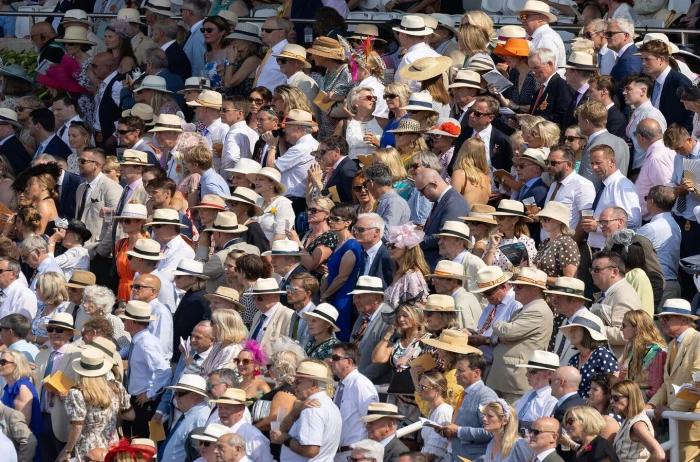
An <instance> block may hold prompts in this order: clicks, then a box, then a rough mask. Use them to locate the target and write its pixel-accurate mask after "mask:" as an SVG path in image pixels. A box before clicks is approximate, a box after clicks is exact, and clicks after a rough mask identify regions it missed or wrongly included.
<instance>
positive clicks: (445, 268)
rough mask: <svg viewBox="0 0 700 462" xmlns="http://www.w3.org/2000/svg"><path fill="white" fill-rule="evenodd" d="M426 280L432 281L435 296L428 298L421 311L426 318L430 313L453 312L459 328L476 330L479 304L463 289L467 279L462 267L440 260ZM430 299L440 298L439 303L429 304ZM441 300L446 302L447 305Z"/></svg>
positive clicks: (479, 311) (479, 309)
mask: <svg viewBox="0 0 700 462" xmlns="http://www.w3.org/2000/svg"><path fill="white" fill-rule="evenodd" d="M426 278H430V279H431V280H432V283H433V285H434V286H435V292H436V294H433V295H430V296H428V305H427V306H426V307H425V308H424V309H423V311H424V313H425V316H426V318H427V317H428V316H430V315H431V314H430V313H432V312H442V311H443V310H444V311H448V312H449V311H455V312H456V313H458V316H457V319H458V322H459V325H460V327H463V328H465V329H469V330H474V329H476V323H477V321H478V320H479V318H480V317H481V304H480V303H479V300H477V298H476V297H475V296H474V294H472V293H470V292H467V291H466V289H465V288H464V281H465V280H466V279H467V276H465V275H464V267H463V266H462V265H461V264H459V263H456V262H453V261H449V260H440V261H439V262H438V263H437V265H436V266H435V271H433V274H429V275H427V276H426ZM440 294H441V295H440ZM431 297H433V298H434V299H435V298H436V297H441V298H439V299H437V300H439V303H437V304H431ZM443 298H445V299H446V300H447V303H448V304H447V305H446V304H445V301H444V300H443ZM437 300H436V301H437ZM449 302H451V303H449ZM450 304H451V309H450V306H449V305H450Z"/></svg>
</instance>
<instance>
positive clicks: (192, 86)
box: [183, 83, 209, 90]
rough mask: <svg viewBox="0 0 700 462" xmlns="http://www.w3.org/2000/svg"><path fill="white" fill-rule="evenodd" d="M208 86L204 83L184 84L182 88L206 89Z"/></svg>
mask: <svg viewBox="0 0 700 462" xmlns="http://www.w3.org/2000/svg"><path fill="white" fill-rule="evenodd" d="M208 89H209V87H208V86H207V85H205V84H202V83H200V84H198V85H185V87H184V88H183V90H208Z"/></svg>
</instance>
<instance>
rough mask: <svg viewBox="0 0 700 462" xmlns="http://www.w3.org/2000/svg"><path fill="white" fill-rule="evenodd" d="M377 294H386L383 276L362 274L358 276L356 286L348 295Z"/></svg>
mask: <svg viewBox="0 0 700 462" xmlns="http://www.w3.org/2000/svg"><path fill="white" fill-rule="evenodd" d="M359 294H376V295H384V283H383V282H382V279H381V278H377V277H374V276H360V277H359V278H357V283H355V288H354V289H353V290H352V292H349V293H348V295H359Z"/></svg>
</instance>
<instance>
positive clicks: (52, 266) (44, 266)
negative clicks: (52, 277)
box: [29, 255, 63, 291]
mask: <svg viewBox="0 0 700 462" xmlns="http://www.w3.org/2000/svg"><path fill="white" fill-rule="evenodd" d="M49 272H56V273H59V274H63V269H61V267H60V266H58V263H56V260H54V258H53V257H52V256H50V255H49V256H47V257H46V258H45V259H44V261H42V262H41V263H39V266H37V267H36V271H35V272H34V276H32V280H31V281H30V282H29V288H30V289H31V290H34V291H36V282H37V279H39V276H41V275H42V274H44V273H49Z"/></svg>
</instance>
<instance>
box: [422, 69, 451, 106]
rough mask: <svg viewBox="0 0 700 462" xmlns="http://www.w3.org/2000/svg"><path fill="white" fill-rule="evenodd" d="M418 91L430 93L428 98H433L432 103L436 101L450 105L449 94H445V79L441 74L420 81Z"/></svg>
mask: <svg viewBox="0 0 700 462" xmlns="http://www.w3.org/2000/svg"><path fill="white" fill-rule="evenodd" d="M420 89H421V90H424V91H427V92H428V93H430V96H432V97H433V101H437V102H438V103H442V104H449V103H450V94H449V93H448V92H447V87H446V86H445V77H444V76H443V74H440V75H436V76H435V77H431V78H429V79H426V80H422V81H421V83H420Z"/></svg>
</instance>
